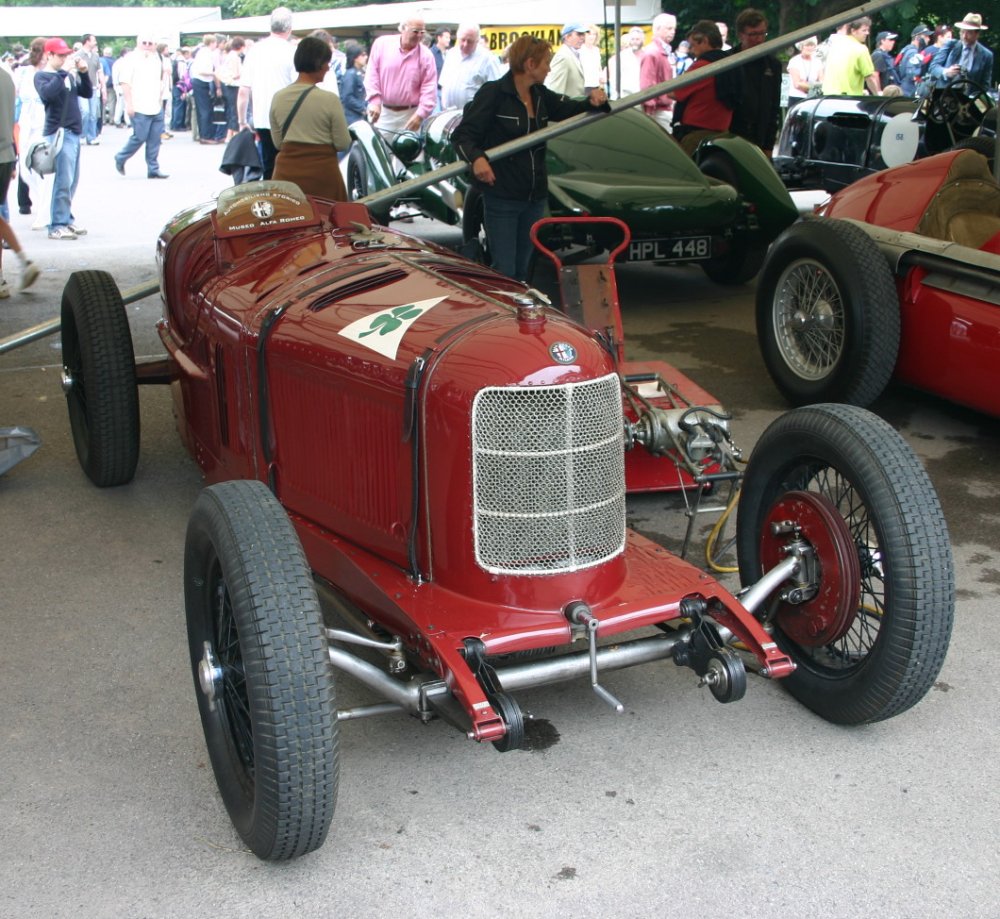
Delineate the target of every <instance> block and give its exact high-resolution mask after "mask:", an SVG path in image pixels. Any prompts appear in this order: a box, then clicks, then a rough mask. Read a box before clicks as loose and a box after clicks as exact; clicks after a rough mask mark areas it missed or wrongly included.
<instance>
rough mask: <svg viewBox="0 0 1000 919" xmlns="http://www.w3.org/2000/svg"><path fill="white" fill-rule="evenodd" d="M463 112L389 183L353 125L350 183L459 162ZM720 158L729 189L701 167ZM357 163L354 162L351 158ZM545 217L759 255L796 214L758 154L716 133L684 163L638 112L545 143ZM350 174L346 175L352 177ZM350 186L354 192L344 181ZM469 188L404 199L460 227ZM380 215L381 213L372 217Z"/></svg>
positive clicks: (446, 116)
mask: <svg viewBox="0 0 1000 919" xmlns="http://www.w3.org/2000/svg"><path fill="white" fill-rule="evenodd" d="M460 120H461V112H460V111H448V112H442V113H440V114H438V115H435V116H432V117H431V118H429V119H428V120H427V122H425V125H424V129H423V131H422V134H421V137H420V140H419V143H418V142H416V141H410V144H411V148H412V152H415V153H416V154H417V155H416V156H414V157H413V158H412V159H410V156H411V155H412V154H411V153H410V152H409V151H404V158H405V159H410V161H409V162H408V163H406V164H405V167H404V168H403V169H401V170H400V171H399V173H398V174H397V175H396V176H392V175H390V174H389V173H388V170H387V168H386V163H387V162H388V160H387V157H386V156H385V153H384V149H383V152H379V151H375V150H369V148H370V147H377V146H379V145H381V146H382V147H383V148H384V146H385V145H384V144H383V143H382V141H381V138H379V137H376V136H375V132H374V131H373V130H372V129H371V128H370V126H368V125H356V126H355V131H356V135H357V137H358V145H359V146H360V147H361V149H362V150H363V151H364V155H365V159H366V168H367V170H368V174H367V176H366V181H365V182H364V183H359V182H357V181H355V182H354V183H353V185H354V186H357V187H356V189H355V188H353V187H352V191H353V192H355V193H356V194H357V195H358V196H360V195H361V193H362V192H364V193H369V192H373V191H378V190H382V189H385V188H388V187H391V185H392V184H394V183H395V182H398V181H402V180H404V179H406V178H410V177H412V176H417V175H424V174H426V173H427V172H428V171H430V170H432V169H435V168H437V167H440V166H444V165H449V164H451V163H454V162H455V161H456V157H455V153H454V150H453V148H452V146H451V142H450V139H451V133H452V131H453V130H454V128H455V126H456V125H457V124H458V123H459V121H460ZM710 153H711V154H713V155H715V156H716V157H718V156H723V157H725V158H726V159H727V160H728V161H729V163H730V167H731V172H732V174H733V175H735V177H736V180H735V187H734V185H732V184H727V183H725V182H721V181H719V180H716V179H712V178H709V177H708V176H706V175H704V174H703V173H702V172H701V170H700V169H699V166H698V163H699V162H700V161H702V160H703V159H704V158H705V156H707V155H708V154H710ZM355 155H358V154H355ZM547 164H548V172H549V200H548V209H549V211H550V212H551V214H552V215H553V216H579V215H591V216H600V217H619V218H621V219H622V220H624V221H625V222H626V223H627V224H628V225H629V228H630V229H631V231H632V235H633V238H642V237H650V238H652V237H655V238H663V237H672V236H692V235H699V234H705V235H710V236H712V237H713V238H715V239H716V240H719V241H721V242H722V249H723V250H724V249H725V248H726V246H728V245H730V244H731V243H732V240H733V239H734V238H736V237H737V236H739V235H747V234H749V235H750V236H752V237H753V238H754V242H755V245H757V246H760V245H763V247H764V248H766V246H767V244H768V243H770V241H771V240H772V239H774V237H776V236H777V235H778V234H779V233H780V232H781V231H782V230H783V229H785V227H787V226H789V225H790V224H791V223H793V222H794V221H795V219H796V217H797V216H798V214H797V212H796V209H795V205H794V203H793V202H792V199H791V197H790V196H789V194H788V191H787V190H786V189H785V187H784V185H783V184H782V183H781V180H780V179H779V178H778V175H777V173H775V171H774V169H773V168H772V167H771V165H770V162H769V161H768V160H767V158H766V157H765V156H764V154H763V153H762V152H761V151H760V150H759V149H758V148H756V147H754V146H753V145H751V144H749V143H747V142H746V141H745V140H742V139H741V138H738V137H734V136H731V135H721V136H719V137H716V138H714V139H712V140H710V141H707V142H705V143H703V144H702V145H701V147H699V149H698V150H697V151H696V153H695V159H691V158H690V157H688V156H687V155H686V154H685V153H684V151H683V150H681V148H680V146H679V145H678V144H677V143H675V142H674V140H673V138H671V137H670V136H669V135H668V134H667V133H666V132H665V131H664V130H663V129H662V128H661V127H660V126H659V125H658V124H657V123H656V122H654V121H653V120H652V119H651V118H648V117H647V116H646V115H644V114H643V113H642V112H639V111H635V110H626V111H622V112H618V113H617V114H614V115H611V116H609V117H606V118H600V119H595V120H594V121H593V123H591V124H586V125H584V126H583V127H581V128H579V129H577V130H575V131H573V132H571V133H569V134H564V135H562V136H560V137H557V138H555V139H552V140H549V142H548V145H547ZM349 173H350V170H349ZM348 185H349V187H351V186H352V182H351V177H350V174H349V181H348ZM468 189H469V177H468V172H465V173H463V174H462V175H461V176H459V177H457V178H455V179H452V180H450V181H448V182H444V183H441V184H440V185H436V186H431V187H430V188H426V189H423V190H421V191H419V192H417V193H415V195H414V196H412V197H409V198H408V199H407V200H408V202H409V203H411V204H413V205H415V206H416V207H418V208H419V209H420V210H422V211H423V212H424V213H426V214H427V215H428V216H431V217H435V218H437V219H439V220H442V221H444V222H446V223H451V224H455V223H459V222H460V221H461V219H462V207H463V202H464V200H465V196H466V194H467V192H468ZM379 216H382V215H379Z"/></svg>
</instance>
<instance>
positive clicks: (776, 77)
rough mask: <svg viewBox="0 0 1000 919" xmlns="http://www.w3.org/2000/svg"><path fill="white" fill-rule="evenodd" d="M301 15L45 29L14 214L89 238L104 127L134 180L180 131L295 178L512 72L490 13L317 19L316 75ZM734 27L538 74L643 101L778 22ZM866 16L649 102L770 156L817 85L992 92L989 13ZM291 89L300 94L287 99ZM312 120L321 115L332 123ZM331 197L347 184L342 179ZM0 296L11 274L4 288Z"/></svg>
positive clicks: (577, 31)
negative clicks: (85, 171) (379, 32)
mask: <svg viewBox="0 0 1000 919" xmlns="http://www.w3.org/2000/svg"><path fill="white" fill-rule="evenodd" d="M292 18H293V17H292V13H291V12H290V11H289V10H287V9H285V8H278V9H276V10H275V11H274V12H273V13H272V15H271V22H270V26H271V28H270V34H269V35H268V36H267V37H265V38H263V39H258V40H254V39H251V38H244V37H243V36H238V35H237V36H227V35H221V34H214V33H209V34H206V35H205V36H204V37H203V38H202V39H201V40H200V41H199V42H197V43H196V44H188V45H184V46H181V47H176V48H171V47H168V46H167V44H166V43H164V42H158V41H157V40H156V39H155V38H154V37H152V36H149V35H140V36H137V40H136V42H135V43H134V44H133V43H126V44H124V45H122V46H120V47H118V48H117V50H115V48H114V47H113V46H112V45H108V44H106V45H105V46H104V47H103V49H99V45H98V39H97V37H96V36H95V35H93V34H87V35H84V36H81V38H80V40H79V41H77V42H76V43H75V45H74V46H73V47H70V46H69V45H67V43H66V41H65V40H64V39H63V38H59V37H55V38H37V39H35V40H34V41H32V42H31V43H30V44H29V46H28V47H27V48H20V47H17V48H15V49H14V51H13V53H9V54H7V55H5V57H4V61H3V64H2V66H3V67H4V68H6V70H7V71H8V73H9V75H10V76H11V80H12V83H13V87H14V99H15V119H16V122H17V128H18V131H19V137H18V143H17V150H18V154H19V156H20V161H19V162H18V160H17V159H16V157H15V158H14V159H13V160H12V164H11V169H10V172H11V175H13V174H14V173H16V174H17V202H18V207H19V209H20V210H21V212H22V213H34V214H35V221H34V226H33V228H34V229H45V230H46V231H47V235H48V237H49V238H50V239H56V240H67V241H69V240H74V239H78V238H80V237H81V236H83V235H84V234H85V233H86V230H85V229H84V228H83V227H82V225H81V224H80V223H79V222H78V221H77V220H76V218H75V216H74V214H73V210H72V202H73V193H74V191H75V189H76V186H77V183H78V182H79V179H80V148H81V147H86V146H96V145H99V144H100V143H102V139H103V140H105V141H106V140H107V139H108V134H109V132H108V131H107V130H106V129H107V128H112V127H113V128H124V129H128V130H130V132H131V133H130V136H128V137H127V139H126V140H125V141H124V143H123V145H122V146H121V148H120V149H119V151H118V152H117V154H116V156H115V167H116V168H117V170H118V172H120V173H122V174H124V173H125V169H126V163H127V162H128V160H129V158H130V157H132V156H133V155H134V154H135V153H136V152H138V150H140V149H141V148H143V147H145V160H146V175H147V177H148V178H150V179H165V178H168V176H167V175H166V174H165V173H164V172H163V171H162V170H161V169H160V166H159V160H158V155H159V150H160V147H161V143H162V142H163V141H169V140H172V139H173V138H174V137H175V136H177V135H179V134H184V133H187V134H188V135H189V136H190V138H191V139H192V140H193V141H195V142H197V143H199V144H203V145H212V144H218V145H225V144H229V143H230V142H233V141H239V142H240V145H241V149H243V150H246V149H249V150H250V151H251V153H250V155H251V156H252V157H253V158H254V160H255V162H256V165H257V168H256V169H254V170H253V171H252V173H247V174H252V175H254V176H262V177H263V178H270V177H271V176H272V175H273V174H274V170H275V161H276V158H277V157H278V155H279V153H278V151H279V148H280V146H281V139H280V138H279V139H277V140H276V139H275V137H274V136H273V135H274V134H275V133H278V134H283V133H284V134H285V135H286V136H285V140H288V139H289V137H292V138H294V139H293V140H292V141H291V143H293V144H295V145H296V146H295V148H294V150H286V153H285V156H284V159H285V161H286V167H285V172H287V171H288V169H290V168H292V167H291V165H290V164H292V163H293V162H294V163H295V164H297V165H295V166H294V169H292V171H296V170H297V172H296V174H299V173H301V171H302V169H303V168H305V166H303V164H308V163H313V162H315V163H318V162H320V160H323V161H324V162H326V161H328V157H327V154H326V153H323V154H322V156H320V155H319V153H318V152H317V151H316V150H305V149H303V148H302V145H303V144H308V143H320V142H321V143H322V144H324V145H325V146H326V147H328V148H329V151H328V152H330V151H332V154H333V155H335V157H340V158H343V156H344V155H345V153H346V147H347V145H348V144H349V136H348V135H346V134H345V132H344V131H343V130H341V129H340V125H341V123H343V125H347V126H349V125H351V124H354V123H355V122H358V121H369V122H370V123H372V124H373V125H374V126H375V127H376V128H377V129H378V130H379V131H381V132H382V133H383V134H385V135H386V136H388V137H390V138H391V137H393V136H394V135H396V134H398V133H400V132H406V131H416V130H418V129H419V128H420V126H421V124H422V123H423V122H424V121H425V119H427V118H428V117H429V116H430V115H431V114H432V113H433V112H435V111H439V110H441V109H450V108H463V107H466V106H468V105H469V104H470V103H471V102H472V101H473V100H474V99H475V98H476V96H477V93H478V92H479V91H480V89H481V88H482V87H483V86H485V85H486V84H490V83H494V82H496V81H498V80H499V79H501V77H503V76H504V75H505V74H506V73H507V72H508V62H507V61H506V59H505V56H504V54H503V53H500V54H497V53H494V51H493V50H491V49H490V48H489V47H488V45H487V43H486V41H485V38H484V36H483V34H482V30H481V29H480V26H479V25H478V24H476V23H474V22H465V23H459V24H458V25H457V26H455V27H454V28H452V27H450V26H449V27H438V28H437V29H436V30H429V29H428V27H427V24H426V22H425V21H424V19H423V18H421V17H420V16H419V15H417V14H414V15H411V16H410V17H409V18H408V19H406V20H404V21H403V22H401V23H400V24H399V27H398V31H396V32H392V33H390V34H387V35H383V36H381V37H380V38H377V39H376V40H375V41H374V42H373V43H372V45H371V48H370V49H369V48H367V47H366V46H365V44H363V43H361V42H358V41H355V40H349V41H347V42H345V43H344V46H343V48H341V47H340V43H339V41H338V40H337V38H336V37H335V36H332V35H330V34H329V33H327V32H326V31H323V30H317V31H315V32H313V33H311V35H310V36H309V39H310V42H309V44H308V45H307V46H306V47H307V49H311V50H309V53H308V54H305V53H304V54H303V55H301V61H300V62H299V63H300V64H301V66H304V67H307V68H315V67H319V70H316V69H312V70H309V69H307V70H302V69H301V67H298V66H297V65H296V60H295V55H296V51H297V47H298V48H300V47H302V44H303V40H302V39H300V38H297V37H296V36H295V35H294V33H293V31H292V29H293V22H292ZM733 25H734V33H735V36H736V37H735V42H736V44H735V47H732V48H731V47H730V45H729V44H728V42H727V38H728V34H729V29H728V26H727V24H726V23H723V22H711V21H709V20H703V21H700V22H697V23H695V24H694V25H693V26H691V27H689V28H687V29H686V30H684V31H683V32H681V36H682V37H681V36H679V35H678V22H677V17H676V16H675V15H674V14H672V13H662V14H660V15H658V16H656V17H655V19H653V21H652V22H651V23H648V24H644V25H641V26H640V25H633V26H631V27H629V28H628V29H626V30H625V31H624V32H623V33H622V34H621V35H620V36H619V40H618V42H617V43H615V42H614V37H613V36H609V35H608V34H606V33H604V34H602V32H601V30H600V29H598V27H597V26H596V25H594V24H589V23H586V22H582V21H575V22H568V23H566V24H565V25H564V26H563V27H562V29H561V30H560V33H559V41H558V43H557V46H556V48H555V49H554V53H553V55H552V57H551V60H550V61H549V62H548V64H547V71H546V75H545V76H544V80H543V83H544V86H545V87H546V89H547V90H549V91H551V92H552V93H555V94H557V95H561V96H566V97H569V98H573V99H582V98H586V97H589V95H590V93H591V92H592V91H593V90H595V89H600V90H601V91H602V92H606V93H607V95H608V96H609V97H610V98H621V97H624V96H628V95H632V94H634V93H636V92H640V91H643V90H648V89H649V88H650V87H654V86H658V85H659V84H661V83H664V82H665V81H667V80H670V79H671V78H673V77H677V76H680V75H681V74H683V73H685V72H694V71H697V70H698V69H701V68H703V67H705V66H706V65H708V64H710V63H712V62H714V61H717V60H721V59H722V58H724V57H726V56H727V55H729V54H732V53H737V52H739V51H741V50H744V49H748V48H753V47H755V46H757V45H760V44H761V43H762V42H764V41H766V40H767V38H768V30H769V24H768V21H767V17H766V16H765V14H764V13H762V12H760V11H759V10H756V9H753V8H746V9H744V10H743V11H742V12H741V13H740V15H739V16H738V17H737V19H736V21H735V23H734V24H733ZM871 25H872V24H871V20H870V19H869V18H868V17H860V18H859V19H857V20H856V21H854V22H850V23H847V24H845V25H844V26H843V27H841V28H840V29H838V30H837V32H836V33H834V34H833V35H831V36H829V37H828V38H827V39H826V40H825V41H823V42H820V41H819V39H818V37H816V36H812V37H810V38H807V39H804V40H803V41H800V42H798V43H797V44H796V45H795V48H794V52H795V53H792V51H793V49H791V48H790V49H788V52H789V54H790V59H789V60H788V61H787V65H786V64H784V63H783V62H782V60H780V59H779V58H778V57H777V56H775V55H773V54H767V55H763V56H760V57H758V58H756V59H755V60H753V61H750V62H748V63H744V64H743V65H742V66H741V67H738V68H735V69H733V70H731V71H728V72H724V73H722V74H719V75H718V76H716V77H715V78H711V77H710V78H708V79H703V80H702V81H701V82H698V83H693V84H689V85H688V86H687V87H684V88H682V89H679V90H676V91H674V92H667V93H661V94H659V95H654V96H652V97H650V98H649V99H646V100H644V102H643V109H644V110H645V112H646V113H647V114H648V115H649V116H650V117H651V118H653V119H654V120H655V121H657V122H658V123H659V124H660V125H661V126H662V127H663V128H664V129H665V130H666V131H668V132H671V133H673V134H674V137H675V139H676V140H678V142H680V143H681V144H682V146H684V147H685V148H688V149H691V148H693V146H694V145H696V143H697V141H698V140H700V139H701V138H702V137H704V136H705V135H706V133H712V132H719V131H727V130H728V131H732V132H733V133H736V134H739V135H741V136H743V137H745V138H746V139H748V140H750V141H751V142H752V143H754V144H756V145H758V146H759V147H760V148H761V149H762V150H763V151H764V152H765V153H767V154H770V152H771V150H772V148H773V146H774V143H775V137H776V134H777V131H778V128H779V126H780V118H781V111H780V107H781V105H782V104H783V103H784V104H792V103H794V102H795V101H797V100H798V99H801V98H803V97H806V96H810V95H817V94H820V93H824V94H830V93H838V94H850V95H861V94H864V93H872V94H887V95H888V94H893V93H897V94H898V93H902V94H905V95H913V96H921V95H923V94H926V93H927V92H929V91H930V90H931V89H933V88H934V87H935V86H941V85H944V84H946V83H948V82H949V81H954V80H958V79H963V80H966V79H967V80H971V81H973V82H975V83H977V84H979V85H981V86H982V87H985V88H988V89H992V88H993V54H992V52H991V51H990V50H989V49H988V48H987V47H986V46H985V45H984V44H983V43H982V42H981V41H980V38H981V37H982V35H983V33H984V32H986V30H987V25H986V24H984V23H983V20H982V17H981V15H980V14H978V13H971V12H970V13H968V14H967V15H966V16H965V17H964V18H963V19H962V20H961V21H960V22H956V23H954V24H948V23H942V24H939V25H938V26H937V27H936V28H934V29H932V28H930V27H929V26H928V25H926V24H925V23H922V22H921V23H918V24H917V25H915V26H914V27H913V28H912V30H911V32H910V36H909V39H910V40H909V43H908V44H906V45H905V46H903V47H902V48H899V49H898V50H897V43H898V42H899V40H900V36H899V35H898V34H897V33H894V32H891V31H888V30H883V31H881V32H879V33H878V34H877V35H876V36H875V39H874V42H872V43H871V48H870V49H869V41H870V33H871ZM678 39H679V40H678ZM321 47H322V48H324V49H326V50H328V51H329V54H330V57H329V60H328V61H327V60H323V61H320V60H319V58H318V57H317V55H316V52H317V49H319V48H321ZM509 49H510V46H508V48H507V51H509ZM320 57H325V54H324V55H320ZM529 59H532V60H533V59H534V58H529ZM786 70H787V77H785V76H784V74H785V72H786ZM783 77H784V80H785V92H786V95H785V96H784V97H783V96H782V80H783ZM293 85H294V86H295V87H299V88H298V89H292V90H290V91H289V92H285V90H286V88H288V87H290V86H293ZM313 87H315V88H316V89H318V90H319V91H321V92H325V93H327V94H329V96H328V97H327V98H324V97H322V96H318V97H315V98H314V99H313V101H311V102H305V103H304V105H305V108H304V110H303V111H304V113H303V114H302V115H299V116H297V117H298V123H297V124H296V125H295V127H294V129H293V130H292V132H291V134H290V135H289V133H288V132H282V131H281V130H280V125H281V122H280V120H279V122H278V130H277V132H276V122H275V111H274V108H273V102H274V100H276V99H280V100H283V104H284V103H286V102H287V100H288V99H290V98H291V99H293V100H294V101H297V102H299V104H303V101H302V100H304V99H306V98H307V97H308V95H309V93H308V92H307V90H309V91H311V90H312V88H313ZM318 119H320V120H322V119H326V120H325V121H323V124H324V125H326V126H325V127H323V128H322V130H320V129H318V128H317V124H318V123H319V121H318ZM334 123H335V124H336V126H337V127H336V129H334V128H333V127H331V125H333V124H334ZM241 135H243V136H242V137H241ZM57 137H58V144H59V152H58V156H57V157H56V168H55V172H54V174H53V175H52V177H51V179H50V178H48V177H42V176H39V175H38V174H37V173H36V172H34V171H33V170H31V169H30V168H28V163H27V162H26V159H25V154H26V152H27V150H28V148H29V147H30V146H31V145H32V144H33V143H34V142H36V141H39V140H45V141H49V142H52V141H55V140H56V139H57ZM307 137H308V138H310V139H309V140H306V139H305V138H307ZM119 143H121V141H119ZM12 149H13V148H12ZM253 151H256V152H253ZM227 153H228V148H227ZM293 154H294V155H293ZM317 156H319V158H318V159H317ZM15 164H16V167H15ZM0 165H2V163H0ZM310 168H311V167H310ZM2 178H3V175H2V174H0V179H2ZM328 191H329V189H328ZM335 191H336V193H337V194H342V193H343V192H342V191H341V189H340V186H337V188H336V189H335ZM3 208H6V203H5V202H4V204H3ZM3 213H4V210H3V209H2V208H0V214H3ZM3 290H4V287H3V286H2V285H0V297H2V296H3Z"/></svg>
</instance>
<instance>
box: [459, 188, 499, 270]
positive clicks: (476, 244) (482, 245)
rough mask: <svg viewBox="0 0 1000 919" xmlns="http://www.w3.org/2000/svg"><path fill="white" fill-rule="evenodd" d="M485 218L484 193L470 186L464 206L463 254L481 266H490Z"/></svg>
mask: <svg viewBox="0 0 1000 919" xmlns="http://www.w3.org/2000/svg"><path fill="white" fill-rule="evenodd" d="M483 218H484V204H483V196H482V193H481V192H480V191H479V189H477V188H474V187H472V186H470V187H469V190H468V191H467V192H466V193H465V201H464V202H463V204H462V254H463V255H464V256H465V257H466V258H471V259H472V260H473V261H476V262H479V264H481V265H490V264H492V262H491V259H490V250H489V245H488V243H487V241H486V228H485V227H484V226H483Z"/></svg>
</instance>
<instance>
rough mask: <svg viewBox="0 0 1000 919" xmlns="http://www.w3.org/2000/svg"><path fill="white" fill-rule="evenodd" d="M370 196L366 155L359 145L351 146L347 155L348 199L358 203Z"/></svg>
mask: <svg viewBox="0 0 1000 919" xmlns="http://www.w3.org/2000/svg"><path fill="white" fill-rule="evenodd" d="M367 194H368V163H366V162H365V154H364V151H363V150H362V149H361V146H360V145H359V144H357V143H354V144H352V145H351V152H350V153H348V154H347V197H348V198H349V199H350V200H351V201H358V200H360V199H361V198H364V197H365V196H366V195H367Z"/></svg>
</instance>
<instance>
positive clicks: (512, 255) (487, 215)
mask: <svg viewBox="0 0 1000 919" xmlns="http://www.w3.org/2000/svg"><path fill="white" fill-rule="evenodd" d="M544 213H545V199H544V198H543V199H542V200H540V201H512V200H510V199H509V198H498V197H497V196H496V195H492V194H490V193H489V192H483V226H484V227H485V229H486V242H487V243H488V244H489V247H490V257H491V259H492V261H493V267H494V268H495V269H496V270H497V271H499V272H500V274H505V275H507V277H508V278H514V280H516V281H526V280H527V279H528V265H529V263H530V261H531V252H532V250H533V248H534V247H533V246H532V245H531V235H530V231H531V226H532V224H533V223H534V222H535V221H536V220H539V219H540V218H541V217H542V215H543V214H544Z"/></svg>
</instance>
